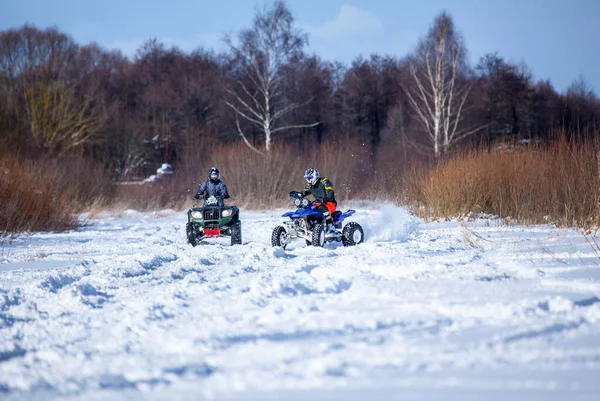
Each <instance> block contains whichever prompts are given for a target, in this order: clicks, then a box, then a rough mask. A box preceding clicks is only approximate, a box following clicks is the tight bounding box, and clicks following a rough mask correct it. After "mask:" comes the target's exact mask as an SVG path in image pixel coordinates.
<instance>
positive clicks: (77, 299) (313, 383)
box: [0, 205, 600, 400]
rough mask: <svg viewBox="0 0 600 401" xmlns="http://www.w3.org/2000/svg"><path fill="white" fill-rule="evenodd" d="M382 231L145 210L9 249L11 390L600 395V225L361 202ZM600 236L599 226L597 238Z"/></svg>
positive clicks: (176, 394)
mask: <svg viewBox="0 0 600 401" xmlns="http://www.w3.org/2000/svg"><path fill="white" fill-rule="evenodd" d="M356 209H357V210H358V212H357V214H356V215H355V216H353V217H355V218H354V219H353V220H355V221H358V222H360V223H361V224H362V225H363V226H364V227H365V233H366V243H364V244H361V245H359V246H357V247H354V248H344V247H343V246H341V245H336V244H329V245H327V246H326V247H325V248H324V249H316V248H313V247H306V246H305V245H304V243H303V241H302V242H297V243H294V244H291V245H290V246H289V247H288V248H287V250H285V251H283V250H282V249H274V248H272V247H271V246H270V233H271V230H272V228H273V227H274V226H275V225H277V224H278V223H279V222H280V221H283V219H282V218H280V217H279V215H280V212H281V211H275V212H264V213H259V212H253V213H250V212H244V211H242V220H243V245H238V246H234V247H229V246H228V240H227V239H222V240H221V239H219V240H212V243H211V244H206V245H200V246H198V247H196V248H192V247H190V246H189V245H187V244H186V242H185V238H184V237H185V235H184V224H185V213H173V212H167V211H165V212H162V213H159V214H141V213H136V212H130V213H126V214H125V215H123V216H121V217H118V218H116V217H113V218H111V217H104V218H102V219H97V220H91V221H90V225H89V226H87V227H85V228H82V229H80V230H77V231H75V232H69V233H63V234H36V235H33V236H31V237H28V238H20V239H17V240H15V241H13V242H12V243H10V244H8V245H7V244H5V245H4V247H3V248H2V249H1V250H0V254H1V262H2V263H1V264H0V399H8V400H12V399H18V400H22V399H36V400H37V399H39V400H47V399H57V398H61V399H63V398H66V399H76V400H100V399H106V400H120V399H134V400H158V399H168V400H179V399H182V400H202V399H216V400H239V399H255V400H275V399H281V400H320V399H323V400H325V399H327V400H330V399H337V400H379V399H381V400H385V399H413V400H448V399H450V400H479V399H485V400H508V399H510V400H519V399H520V400H534V399H540V400H542V399H543V400H598V399H600V398H599V397H600V396H599V394H600V298H599V297H600V250H599V249H598V246H597V245H596V243H594V238H593V237H587V239H586V237H584V236H582V235H581V234H579V233H577V232H576V231H572V230H558V229H553V228H551V227H532V228H525V227H507V226H503V225H501V224H497V223H496V222H494V221H489V220H479V221H475V222H471V223H466V224H461V223H458V222H444V223H424V222H422V221H420V220H419V219H417V218H415V217H413V216H411V215H409V213H408V212H407V211H406V210H404V209H401V208H396V207H393V206H382V207H374V206H372V205H371V206H369V205H366V206H365V205H362V206H360V205H359V206H357V207H356ZM596 241H597V239H596Z"/></svg>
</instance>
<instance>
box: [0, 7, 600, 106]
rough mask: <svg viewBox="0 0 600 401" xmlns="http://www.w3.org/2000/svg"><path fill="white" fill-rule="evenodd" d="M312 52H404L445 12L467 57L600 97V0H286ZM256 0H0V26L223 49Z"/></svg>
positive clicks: (117, 43)
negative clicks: (579, 83) (488, 56)
mask: <svg viewBox="0 0 600 401" xmlns="http://www.w3.org/2000/svg"><path fill="white" fill-rule="evenodd" d="M287 3H288V6H289V7H290V9H291V10H292V12H293V13H294V16H295V17H296V22H297V24H298V26H299V27H300V28H302V29H304V30H305V31H306V32H307V33H308V34H309V40H310V48H309V51H311V52H315V53H317V54H318V55H320V56H321V57H322V58H324V59H327V60H340V61H343V62H346V63H349V62H351V61H352V60H353V59H354V58H356V57H357V56H359V55H361V54H362V55H363V56H368V55H369V54H370V53H380V54H391V55H394V56H398V57H402V56H404V55H406V54H407V53H409V52H410V51H412V50H413V49H414V47H415V45H416V43H417V41H418V39H419V36H420V35H423V34H425V33H426V32H427V29H428V27H429V26H430V24H431V22H432V21H433V18H434V17H435V15H436V14H438V13H439V12H440V11H442V10H446V11H448V12H449V13H450V14H451V15H452V17H453V18H454V20H455V23H456V25H457V27H458V29H459V30H460V31H461V32H462V34H463V35H464V37H465V39H466V42H467V46H468V50H469V52H470V56H471V60H472V61H473V62H476V60H477V59H478V58H479V57H480V56H481V55H482V54H484V53H486V52H498V53H499V54H500V55H501V56H503V57H505V58H506V59H507V60H509V61H511V62H514V63H521V62H524V63H526V64H527V65H528V66H529V67H530V69H531V71H532V73H533V75H534V77H535V78H536V79H550V81H551V82H552V84H553V85H554V87H555V88H556V89H557V90H559V91H564V90H565V89H566V88H567V87H568V85H569V84H570V83H571V82H572V81H573V80H575V79H577V78H578V77H579V76H580V75H582V76H583V77H584V79H585V80H586V81H587V83H588V84H589V85H590V87H592V88H593V89H594V90H595V92H596V94H600V0H497V1H491V0H452V1H450V0H446V1H442V0H421V1H417V0H411V1H409V0H288V1H287ZM258 4H262V0H261V1H260V2H259V1H254V0H220V1H218V0H169V1H167V0H145V1H143V0H119V1H116V0H97V1H88V0H0V29H7V28H12V27H18V26H21V25H22V24H24V23H26V22H29V23H32V24H34V25H35V26H37V27H39V28H46V27H49V26H57V27H58V28H59V29H60V30H61V31H63V32H65V33H68V34H70V35H72V36H73V37H74V38H75V40H77V41H78V42H79V43H89V42H97V43H98V44H100V45H102V46H104V47H107V48H119V49H121V50H122V51H123V52H124V53H126V54H127V55H133V54H135V50H136V49H137V48H138V47H139V45H140V44H141V43H143V42H144V41H145V40H147V39H149V38H154V37H155V38H158V39H159V40H161V41H163V42H165V43H167V44H169V45H177V46H179V47H180V48H182V49H183V50H186V51H189V50H192V49H194V48H196V47H198V46H202V47H205V48H213V49H218V48H220V47H221V46H222V45H221V42H220V39H221V38H222V36H223V35H224V34H226V33H233V34H235V33H236V32H238V31H239V30H240V29H243V28H247V27H249V26H250V25H251V23H252V18H253V15H254V11H255V7H256V5H258Z"/></svg>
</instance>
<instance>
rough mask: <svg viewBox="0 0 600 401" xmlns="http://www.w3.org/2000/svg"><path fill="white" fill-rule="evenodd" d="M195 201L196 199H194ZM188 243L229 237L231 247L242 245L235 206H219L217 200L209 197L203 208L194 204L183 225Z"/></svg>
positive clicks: (238, 211) (237, 210) (240, 229)
mask: <svg viewBox="0 0 600 401" xmlns="http://www.w3.org/2000/svg"><path fill="white" fill-rule="evenodd" d="M194 199H196V200H197V198H194ZM185 233H186V235H187V240H188V243H189V244H191V245H192V246H196V245H198V244H200V242H201V241H202V240H203V239H204V238H218V237H231V245H240V244H241V243H242V222H241V221H240V209H238V207H237V206H220V205H219V200H218V199H217V198H215V197H214V196H211V197H209V198H208V199H207V200H206V201H205V203H204V206H203V207H197V206H196V205H195V204H194V205H193V206H192V208H191V209H190V210H188V222H187V224H186V225H185Z"/></svg>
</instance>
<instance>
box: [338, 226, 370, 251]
mask: <svg viewBox="0 0 600 401" xmlns="http://www.w3.org/2000/svg"><path fill="white" fill-rule="evenodd" d="M364 239H365V233H364V232H363V229H362V227H361V226H360V224H358V223H355V222H353V221H351V222H350V223H348V224H346V226H345V227H344V229H343V230H342V244H344V246H352V245H358V244H360V243H361V242H363V240H364Z"/></svg>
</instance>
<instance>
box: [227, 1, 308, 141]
mask: <svg viewBox="0 0 600 401" xmlns="http://www.w3.org/2000/svg"><path fill="white" fill-rule="evenodd" d="M225 41H226V43H227V45H228V46H229V48H230V50H231V52H232V55H233V63H234V66H235V75H236V77H235V85H234V86H235V89H234V88H232V87H230V88H228V92H229V93H230V94H231V96H232V98H233V100H232V101H227V102H226V104H227V105H228V106H229V107H231V108H232V109H233V110H234V112H235V115H236V126H237V130H238V133H239V134H240V136H241V137H242V139H243V140H244V142H245V143H246V144H247V145H248V146H249V147H250V148H252V149H253V150H254V151H256V152H258V153H263V152H261V151H260V150H259V149H258V148H257V147H255V146H254V145H253V144H252V143H251V142H250V141H249V140H248V137H247V135H245V134H244V131H243V129H242V126H241V125H240V117H241V118H243V119H244V120H245V121H247V122H249V123H250V124H251V125H253V126H255V127H256V128H258V130H259V131H260V132H262V133H263V134H264V141H265V151H267V152H268V151H269V149H270V147H271V144H272V141H273V135H275V134H277V133H280V132H282V131H286V130H291V129H297V128H308V127H314V126H317V125H318V124H319V123H318V122H315V123H312V124H295V123H289V122H286V121H285V120H284V119H283V117H284V116H286V115H288V114H289V113H291V112H292V111H294V110H296V109H298V108H300V107H302V106H305V105H306V104H308V103H309V102H310V100H308V101H306V102H303V103H294V102H291V101H289V100H288V99H287V97H286V96H285V93H284V89H283V88H284V86H283V74H284V73H285V66H286V64H288V63H289V62H290V61H292V60H294V59H296V58H298V57H300V56H301V55H302V49H303V47H304V46H305V45H306V44H307V38H306V35H305V34H303V33H302V32H300V31H299V30H297V29H296V28H295V27H294V18H293V16H292V14H291V12H290V11H289V10H288V8H287V7H286V5H285V3H284V2H283V1H280V0H278V1H275V2H274V3H272V4H271V5H270V6H265V7H263V9H262V10H260V11H258V12H257V14H256V16H255V18H254V24H253V27H252V28H251V29H248V30H244V31H242V32H241V33H240V34H239V36H238V41H239V43H238V44H237V45H236V44H234V43H233V41H232V40H231V38H230V37H226V38H225Z"/></svg>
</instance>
